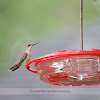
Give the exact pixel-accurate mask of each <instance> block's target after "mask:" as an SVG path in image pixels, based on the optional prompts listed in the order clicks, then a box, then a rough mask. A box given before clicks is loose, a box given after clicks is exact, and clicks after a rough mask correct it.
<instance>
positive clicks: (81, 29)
mask: <svg viewBox="0 0 100 100" xmlns="http://www.w3.org/2000/svg"><path fill="white" fill-rule="evenodd" d="M95 1H96V2H97V0H95ZM80 34H81V35H80V36H81V49H83V0H80Z"/></svg>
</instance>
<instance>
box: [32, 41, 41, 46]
mask: <svg viewBox="0 0 100 100" xmlns="http://www.w3.org/2000/svg"><path fill="white" fill-rule="evenodd" d="M39 43H40V42H39ZM39 43H35V44H32V46H34V45H36V44H39Z"/></svg>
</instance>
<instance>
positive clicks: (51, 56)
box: [34, 49, 100, 66]
mask: <svg viewBox="0 0 100 100" xmlns="http://www.w3.org/2000/svg"><path fill="white" fill-rule="evenodd" d="M86 55H87V56H100V49H92V50H70V51H68V50H60V51H54V52H52V53H51V54H48V55H45V56H42V57H39V58H36V59H34V62H35V66H36V65H37V64H39V63H40V62H43V61H47V60H51V59H56V58H62V57H71V56H86Z"/></svg>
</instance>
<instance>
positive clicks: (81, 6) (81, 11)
mask: <svg viewBox="0 0 100 100" xmlns="http://www.w3.org/2000/svg"><path fill="white" fill-rule="evenodd" d="M80 33H81V49H83V0H80Z"/></svg>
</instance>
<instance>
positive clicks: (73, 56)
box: [26, 49, 100, 86]
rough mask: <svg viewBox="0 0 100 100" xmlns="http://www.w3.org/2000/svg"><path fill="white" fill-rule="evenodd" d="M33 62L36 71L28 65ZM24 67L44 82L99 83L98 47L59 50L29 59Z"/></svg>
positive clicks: (70, 84)
mask: <svg viewBox="0 0 100 100" xmlns="http://www.w3.org/2000/svg"><path fill="white" fill-rule="evenodd" d="M33 62H34V63H35V67H36V69H37V71H34V70H32V69H31V68H30V67H29V65H30V64H31V63H33ZM26 68H27V69H28V70H29V71H31V72H33V73H38V74H39V76H40V79H41V80H42V81H44V82H46V83H49V84H53V85H59V86H91V85H100V49H92V50H71V51H66V50H60V51H55V52H53V53H51V54H48V55H45V56H43V57H39V58H36V59H33V60H31V61H30V62H29V63H27V65H26Z"/></svg>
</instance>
